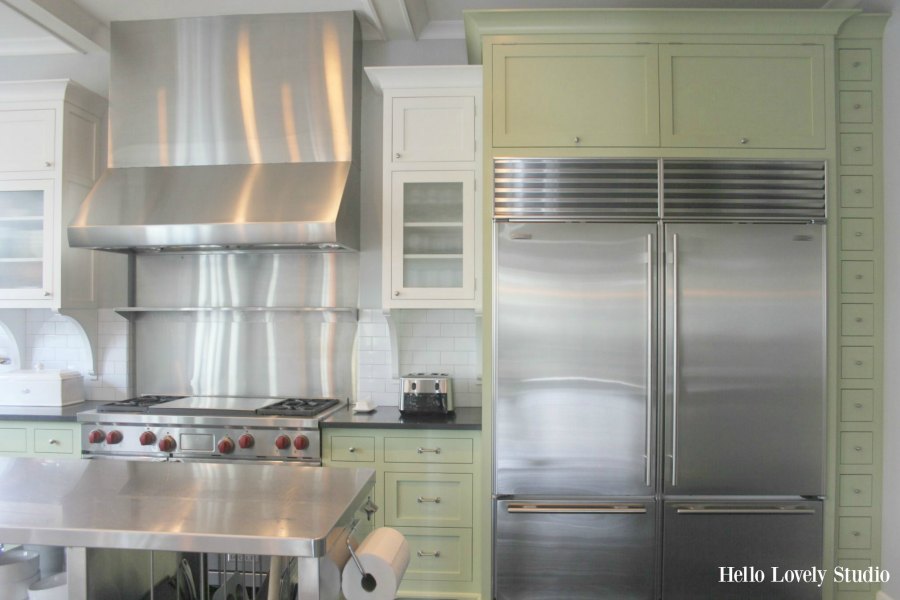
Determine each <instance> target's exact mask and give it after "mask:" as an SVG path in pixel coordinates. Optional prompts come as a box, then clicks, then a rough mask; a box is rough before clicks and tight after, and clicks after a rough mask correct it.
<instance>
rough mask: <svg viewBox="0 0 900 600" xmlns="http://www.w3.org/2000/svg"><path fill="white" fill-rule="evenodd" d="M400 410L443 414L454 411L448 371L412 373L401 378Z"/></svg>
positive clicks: (404, 412)
mask: <svg viewBox="0 0 900 600" xmlns="http://www.w3.org/2000/svg"><path fill="white" fill-rule="evenodd" d="M400 380H401V386H400V412H401V413H403V414H407V415H409V414H417V415H423V414H424V415H442V414H447V413H450V412H453V392H452V390H451V385H450V376H449V375H447V374H446V373H411V374H409V375H404V376H403V377H401V378H400Z"/></svg>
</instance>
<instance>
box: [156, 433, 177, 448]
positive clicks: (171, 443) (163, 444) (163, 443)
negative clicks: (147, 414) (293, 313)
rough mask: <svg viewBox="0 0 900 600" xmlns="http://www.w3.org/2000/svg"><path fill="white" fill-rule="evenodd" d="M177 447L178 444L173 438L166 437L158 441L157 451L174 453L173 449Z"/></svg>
mask: <svg viewBox="0 0 900 600" xmlns="http://www.w3.org/2000/svg"><path fill="white" fill-rule="evenodd" d="M177 447H178V444H176V443H175V438H173V437H172V436H171V435H167V436H166V437H164V438H163V439H161V440H159V449H160V451H162V452H174V451H175V448H177Z"/></svg>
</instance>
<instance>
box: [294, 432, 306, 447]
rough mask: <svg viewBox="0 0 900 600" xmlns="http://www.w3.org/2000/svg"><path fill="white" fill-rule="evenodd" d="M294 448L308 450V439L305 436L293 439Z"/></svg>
mask: <svg viewBox="0 0 900 600" xmlns="http://www.w3.org/2000/svg"><path fill="white" fill-rule="evenodd" d="M294 448H296V449H297V450H306V449H307V448H309V438H308V437H306V436H305V435H298V436H297V437H295V438H294Z"/></svg>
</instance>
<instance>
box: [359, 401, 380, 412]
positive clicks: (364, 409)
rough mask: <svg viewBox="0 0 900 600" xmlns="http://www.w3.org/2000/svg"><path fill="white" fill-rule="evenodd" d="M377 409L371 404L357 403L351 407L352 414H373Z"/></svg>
mask: <svg viewBox="0 0 900 600" xmlns="http://www.w3.org/2000/svg"><path fill="white" fill-rule="evenodd" d="M376 408H378V407H377V406H375V405H374V404H372V403H371V402H357V403H356V404H355V405H354V406H353V412H355V413H370V412H375V409H376Z"/></svg>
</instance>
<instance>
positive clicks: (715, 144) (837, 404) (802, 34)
mask: <svg viewBox="0 0 900 600" xmlns="http://www.w3.org/2000/svg"><path fill="white" fill-rule="evenodd" d="M464 14H465V25H466V42H467V49H468V55H469V61H470V62H471V63H473V64H482V63H483V68H484V106H485V114H484V123H483V127H484V130H483V131H484V145H485V151H484V169H483V171H484V177H485V181H484V188H483V189H484V193H485V196H484V202H483V203H482V206H483V210H482V215H481V218H482V223H483V224H484V227H483V232H484V238H483V245H484V247H485V248H491V247H492V239H491V235H492V228H491V227H490V223H491V218H492V190H493V180H492V179H491V177H492V169H491V166H492V161H493V159H494V157H544V156H554V157H606V158H619V157H622V158H639V157H647V158H657V157H662V158H748V159H750V158H754V159H757V158H767V159H809V160H825V161H826V162H827V170H828V180H827V185H828V207H827V214H828V226H827V231H828V242H827V256H828V322H827V328H828V357H827V365H828V399H827V402H828V407H827V415H828V417H827V418H828V423H827V431H828V435H827V448H826V464H827V473H826V476H827V477H826V494H827V498H826V501H825V531H824V534H825V556H824V561H823V565H824V567H825V568H826V569H833V568H834V567H835V566H836V565H841V566H844V567H848V568H866V567H868V566H870V565H871V566H880V560H881V512H882V498H881V493H882V489H881V488H882V470H883V462H882V447H883V444H882V442H883V439H882V438H883V432H882V428H883V425H882V408H883V389H882V374H883V352H884V331H883V326H884V325H883V323H884V315H883V312H884V298H883V296H884V293H883V287H884V286H883V246H884V241H883V220H882V210H883V209H882V201H883V164H882V151H881V149H882V86H881V69H882V65H881V38H882V33H883V30H884V26H885V22H886V21H887V15H876V14H863V13H861V12H860V11H858V10H777V11H767V10H663V9H659V10H657V9H651V10H630V9H611V10H605V9H596V10H592V9H575V10H506V11H487V10H484V11H482V10H477V11H465V13H464ZM610 57H618V60H613V59H611V58H610ZM627 57H641V59H640V60H636V59H633V58H627ZM654 64H655V65H656V67H657V73H656V78H654V74H653V73H652V65H654ZM529 69H533V73H531V72H530V71H529ZM530 76H533V77H534V78H535V79H534V81H531V80H529V77H530ZM723 77H725V79H726V80H727V81H730V82H731V83H732V84H733V85H731V86H730V87H729V86H719V83H720V82H721V81H722V78H723ZM578 78H581V79H580V80H579V79H578ZM585 79H587V80H585ZM597 79H602V81H598V80H597ZM610 81H613V82H614V84H615V85H609V82H610ZM535 82H540V84H541V85H537V84H536V83H535ZM548 82H555V85H556V86H557V88H565V89H550V90H549V91H547V90H546V85H545V84H546V83H548ZM607 87H612V88H621V89H622V90H624V91H623V94H621V95H619V96H616V94H615V93H613V92H611V91H610V89H607ZM721 87H726V88H729V89H726V90H724V91H723V90H722V89H720V88H721ZM734 88H737V89H738V90H739V92H738V93H733V92H732V91H731V90H733V89H734ZM572 90H575V93H572ZM523 95H525V96H527V98H526V99H525V100H520V98H521V97H522V96H523ZM623 97H624V99H623ZM617 98H618V100H619V102H620V103H623V104H627V106H625V107H622V106H616V105H615V102H616V100H617ZM595 100H596V102H597V105H596V106H593V105H592V104H591V103H592V102H594V101H595ZM654 102H656V103H657V106H658V113H657V114H656V115H653V114H652V113H653V108H652V106H653V103H654ZM607 105H611V106H613V107H614V111H615V110H618V111H619V112H618V113H615V114H616V119H615V122H614V123H613V124H612V125H608V124H607V122H606V121H604V119H607V120H608V114H609V113H607V114H599V115H595V114H594V113H596V112H602V111H601V110H599V109H598V108H597V106H599V107H603V106H607ZM646 115H650V116H646ZM654 123H655V124H656V125H657V127H658V129H657V130H656V131H654V130H653V125H654ZM744 131H748V132H749V133H744ZM482 268H483V274H484V275H483V276H484V281H488V282H489V281H492V277H493V275H492V258H491V256H490V253H486V254H485V256H484V257H483V264H482ZM492 293H493V290H492V289H491V288H490V286H485V288H484V290H483V303H484V304H483V307H484V308H483V331H484V338H483V351H482V356H484V357H485V358H484V361H483V381H484V382H485V385H484V386H483V400H482V402H483V407H484V408H483V419H482V423H483V429H482V431H483V435H484V436H485V438H484V441H483V444H482V452H481V474H482V481H483V482H484V485H487V482H489V481H490V480H491V479H490V478H491V462H492V456H491V439H490V432H491V431H492V412H491V401H492V394H493V389H492V385H491V383H490V382H492V381H493V375H492V365H491V363H490V357H491V355H492V354H491V349H492V344H493V340H492V323H493V318H494V315H493V314H492V312H491V310H492V304H493V302H492ZM479 504H480V507H478V506H477V505H479ZM476 508H480V510H481V511H483V512H484V514H490V513H489V512H488V511H489V508H490V498H489V497H488V494H485V495H484V496H483V497H480V499H479V500H477V501H476ZM478 543H480V544H481V551H482V553H483V556H484V557H485V560H484V563H485V564H484V565H483V568H484V572H485V573H490V564H489V561H490V549H491V532H490V528H489V527H488V526H485V527H484V528H483V530H482V531H481V536H480V540H476V545H478ZM488 579H489V578H488V577H484V581H483V588H482V594H483V595H484V597H489V593H490V585H489V581H488ZM877 588H878V586H877V584H872V585H869V584H847V583H841V584H830V585H829V584H826V586H825V587H824V589H823V597H824V598H825V599H826V600H862V599H866V600H872V599H873V598H874V597H875V593H876V592H877Z"/></svg>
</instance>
